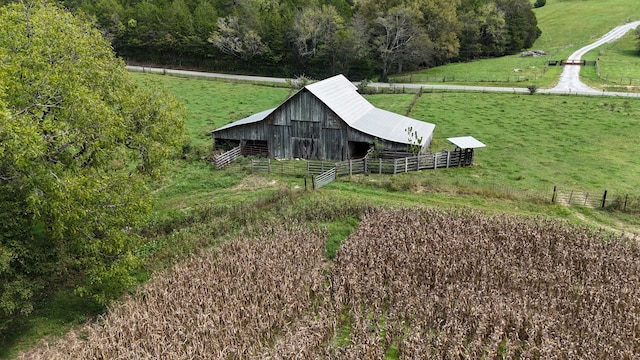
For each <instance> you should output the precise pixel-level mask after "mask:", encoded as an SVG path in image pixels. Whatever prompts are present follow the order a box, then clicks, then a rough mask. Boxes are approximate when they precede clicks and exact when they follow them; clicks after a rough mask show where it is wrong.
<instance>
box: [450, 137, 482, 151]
mask: <svg viewBox="0 0 640 360" xmlns="http://www.w3.org/2000/svg"><path fill="white" fill-rule="evenodd" d="M447 140H449V142H450V143H452V144H453V145H455V146H457V147H459V148H460V149H477V148H483V147H486V146H487V145H485V144H483V143H481V142H480V141H478V140H476V138H474V137H473V136H460V137H452V138H447Z"/></svg>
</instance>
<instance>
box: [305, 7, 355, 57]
mask: <svg viewBox="0 0 640 360" xmlns="http://www.w3.org/2000/svg"><path fill="white" fill-rule="evenodd" d="M342 26H343V21H342V18H341V17H340V16H339V15H338V12H337V11H336V9H335V8H334V7H333V6H327V5H323V6H322V7H321V8H318V7H309V8H306V9H303V10H300V11H299V12H298V14H297V15H296V17H295V20H294V22H293V37H294V42H295V44H296V48H297V50H298V55H300V56H301V57H309V56H310V57H313V56H315V55H316V54H317V53H318V49H319V48H320V47H323V46H325V45H329V44H331V43H332V42H334V40H335V37H336V34H337V32H338V30H341V29H342Z"/></svg>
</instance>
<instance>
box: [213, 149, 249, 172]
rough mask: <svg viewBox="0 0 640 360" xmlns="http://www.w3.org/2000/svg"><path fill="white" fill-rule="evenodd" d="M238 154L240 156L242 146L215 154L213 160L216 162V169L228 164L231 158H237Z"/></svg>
mask: <svg viewBox="0 0 640 360" xmlns="http://www.w3.org/2000/svg"><path fill="white" fill-rule="evenodd" d="M240 156H242V148H241V147H240V146H238V147H234V148H233V149H231V150H229V151H227V152H225V153H222V154H220V155H218V156H216V157H215V158H214V160H213V162H214V163H215V164H216V169H217V170H218V169H222V168H223V167H225V166H227V165H229V164H230V163H231V162H232V161H233V160H235V159H237V158H239V157H240Z"/></svg>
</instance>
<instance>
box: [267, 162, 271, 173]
mask: <svg viewBox="0 0 640 360" xmlns="http://www.w3.org/2000/svg"><path fill="white" fill-rule="evenodd" d="M267 165H268V167H267V168H268V169H269V174H271V159H267Z"/></svg>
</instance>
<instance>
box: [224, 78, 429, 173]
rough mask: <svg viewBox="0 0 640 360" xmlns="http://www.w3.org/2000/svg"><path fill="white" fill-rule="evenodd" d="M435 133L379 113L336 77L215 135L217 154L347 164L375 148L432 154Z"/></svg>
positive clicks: (409, 120)
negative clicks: (237, 151) (221, 151)
mask: <svg viewBox="0 0 640 360" xmlns="http://www.w3.org/2000/svg"><path fill="white" fill-rule="evenodd" d="M434 128H435V125H433V124H430V123H427V122H424V121H419V120H415V119H412V118H409V117H406V116H402V115H399V114H396V113H392V112H389V111H386V110H382V109H378V108H376V107H375V106H373V105H372V104H371V103H369V102H368V101H367V100H366V99H365V98H364V97H362V96H361V95H360V94H359V93H358V92H357V87H356V86H355V85H353V84H352V83H351V82H350V81H349V80H347V78H345V77H344V76H343V75H336V76H334V77H331V78H328V79H325V80H322V81H319V82H316V83H313V84H311V85H307V86H305V87H304V88H302V89H301V90H300V91H298V92H297V93H296V94H295V95H293V96H292V97H290V98H289V99H288V100H286V101H285V102H284V103H282V104H281V105H280V106H278V107H276V108H273V109H269V110H265V111H262V112H259V113H257V114H254V115H251V116H249V117H247V118H244V119H241V120H238V121H235V122H233V123H230V124H228V125H226V126H223V127H221V128H219V129H216V130H214V131H213V132H212V133H211V134H212V137H213V142H214V148H218V149H219V148H223V149H229V148H231V147H236V146H241V148H242V153H243V154H244V155H255V154H261V155H265V156H267V157H271V158H280V159H291V158H303V159H309V160H337V161H341V160H347V159H352V158H359V157H363V156H364V155H365V154H366V153H367V151H368V150H369V148H370V147H371V144H374V143H375V144H379V146H382V147H383V149H384V150H392V151H406V150H407V148H408V147H412V148H413V149H418V150H420V151H422V152H426V150H427V148H428V147H429V144H430V143H431V139H432V137H433V129H434Z"/></svg>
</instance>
